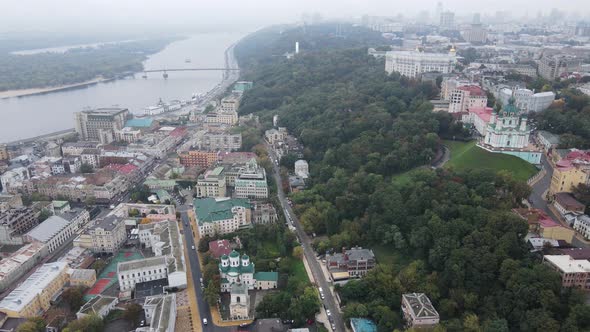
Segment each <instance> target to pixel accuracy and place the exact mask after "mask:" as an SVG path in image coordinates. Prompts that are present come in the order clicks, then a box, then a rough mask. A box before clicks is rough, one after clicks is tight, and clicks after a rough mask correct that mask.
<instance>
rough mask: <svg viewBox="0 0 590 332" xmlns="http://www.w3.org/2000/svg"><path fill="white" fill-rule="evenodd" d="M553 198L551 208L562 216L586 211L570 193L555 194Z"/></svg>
mask: <svg viewBox="0 0 590 332" xmlns="http://www.w3.org/2000/svg"><path fill="white" fill-rule="evenodd" d="M553 197H554V199H553V206H555V208H556V209H557V211H558V212H559V214H561V215H562V216H565V215H566V214H567V213H574V214H583V213H584V210H586V206H585V205H584V204H582V203H580V202H579V201H578V200H577V199H575V198H574V196H572V194H570V193H556V194H555V195H554V196H553Z"/></svg>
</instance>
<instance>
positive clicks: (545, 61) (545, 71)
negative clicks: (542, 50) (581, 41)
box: [538, 54, 581, 81]
mask: <svg viewBox="0 0 590 332" xmlns="http://www.w3.org/2000/svg"><path fill="white" fill-rule="evenodd" d="M538 63H539V76H541V77H543V78H544V79H547V80H550V81H553V80H554V79H556V78H558V77H561V75H563V74H567V73H569V72H573V71H579V70H580V65H581V60H580V59H579V58H577V57H575V56H571V55H566V54H556V55H549V54H543V56H542V57H541V59H540V60H539V61H538Z"/></svg>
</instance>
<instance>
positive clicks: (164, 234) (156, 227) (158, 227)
mask: <svg viewBox="0 0 590 332" xmlns="http://www.w3.org/2000/svg"><path fill="white" fill-rule="evenodd" d="M138 229H139V242H140V243H141V244H143V245H144V246H145V247H146V248H151V249H152V252H153V253H154V254H155V255H156V256H166V257H167V258H168V267H167V273H166V276H167V278H168V287H175V288H186V286H187V277H186V265H185V260H184V245H183V241H182V236H181V235H180V229H179V227H178V223H177V222H176V220H169V221H162V222H156V223H150V224H141V225H139V226H138Z"/></svg>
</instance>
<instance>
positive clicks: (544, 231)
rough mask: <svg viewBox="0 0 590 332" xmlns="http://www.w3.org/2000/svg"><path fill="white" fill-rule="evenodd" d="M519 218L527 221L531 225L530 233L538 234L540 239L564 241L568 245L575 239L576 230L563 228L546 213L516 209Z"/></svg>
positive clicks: (538, 210) (536, 210) (537, 210)
mask: <svg viewBox="0 0 590 332" xmlns="http://www.w3.org/2000/svg"><path fill="white" fill-rule="evenodd" d="M513 212H515V213H516V214H517V215H518V216H520V217H521V218H522V219H524V220H526V221H527V223H528V225H529V232H531V233H534V234H537V236H538V237H542V238H547V239H553V240H563V241H565V242H567V243H572V239H573V237H574V230H573V229H571V228H569V227H565V226H562V225H561V224H559V223H558V222H556V221H555V220H553V219H552V218H551V217H549V216H548V215H547V214H546V213H545V212H544V211H542V210H540V209H526V208H525V209H514V210H513Z"/></svg>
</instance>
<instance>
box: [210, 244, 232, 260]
mask: <svg viewBox="0 0 590 332" xmlns="http://www.w3.org/2000/svg"><path fill="white" fill-rule="evenodd" d="M231 251H232V249H231V247H230V245H229V241H228V240H215V241H210V242H209V252H210V253H211V256H213V257H215V258H219V257H221V256H223V255H229V253H230V252H231Z"/></svg>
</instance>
